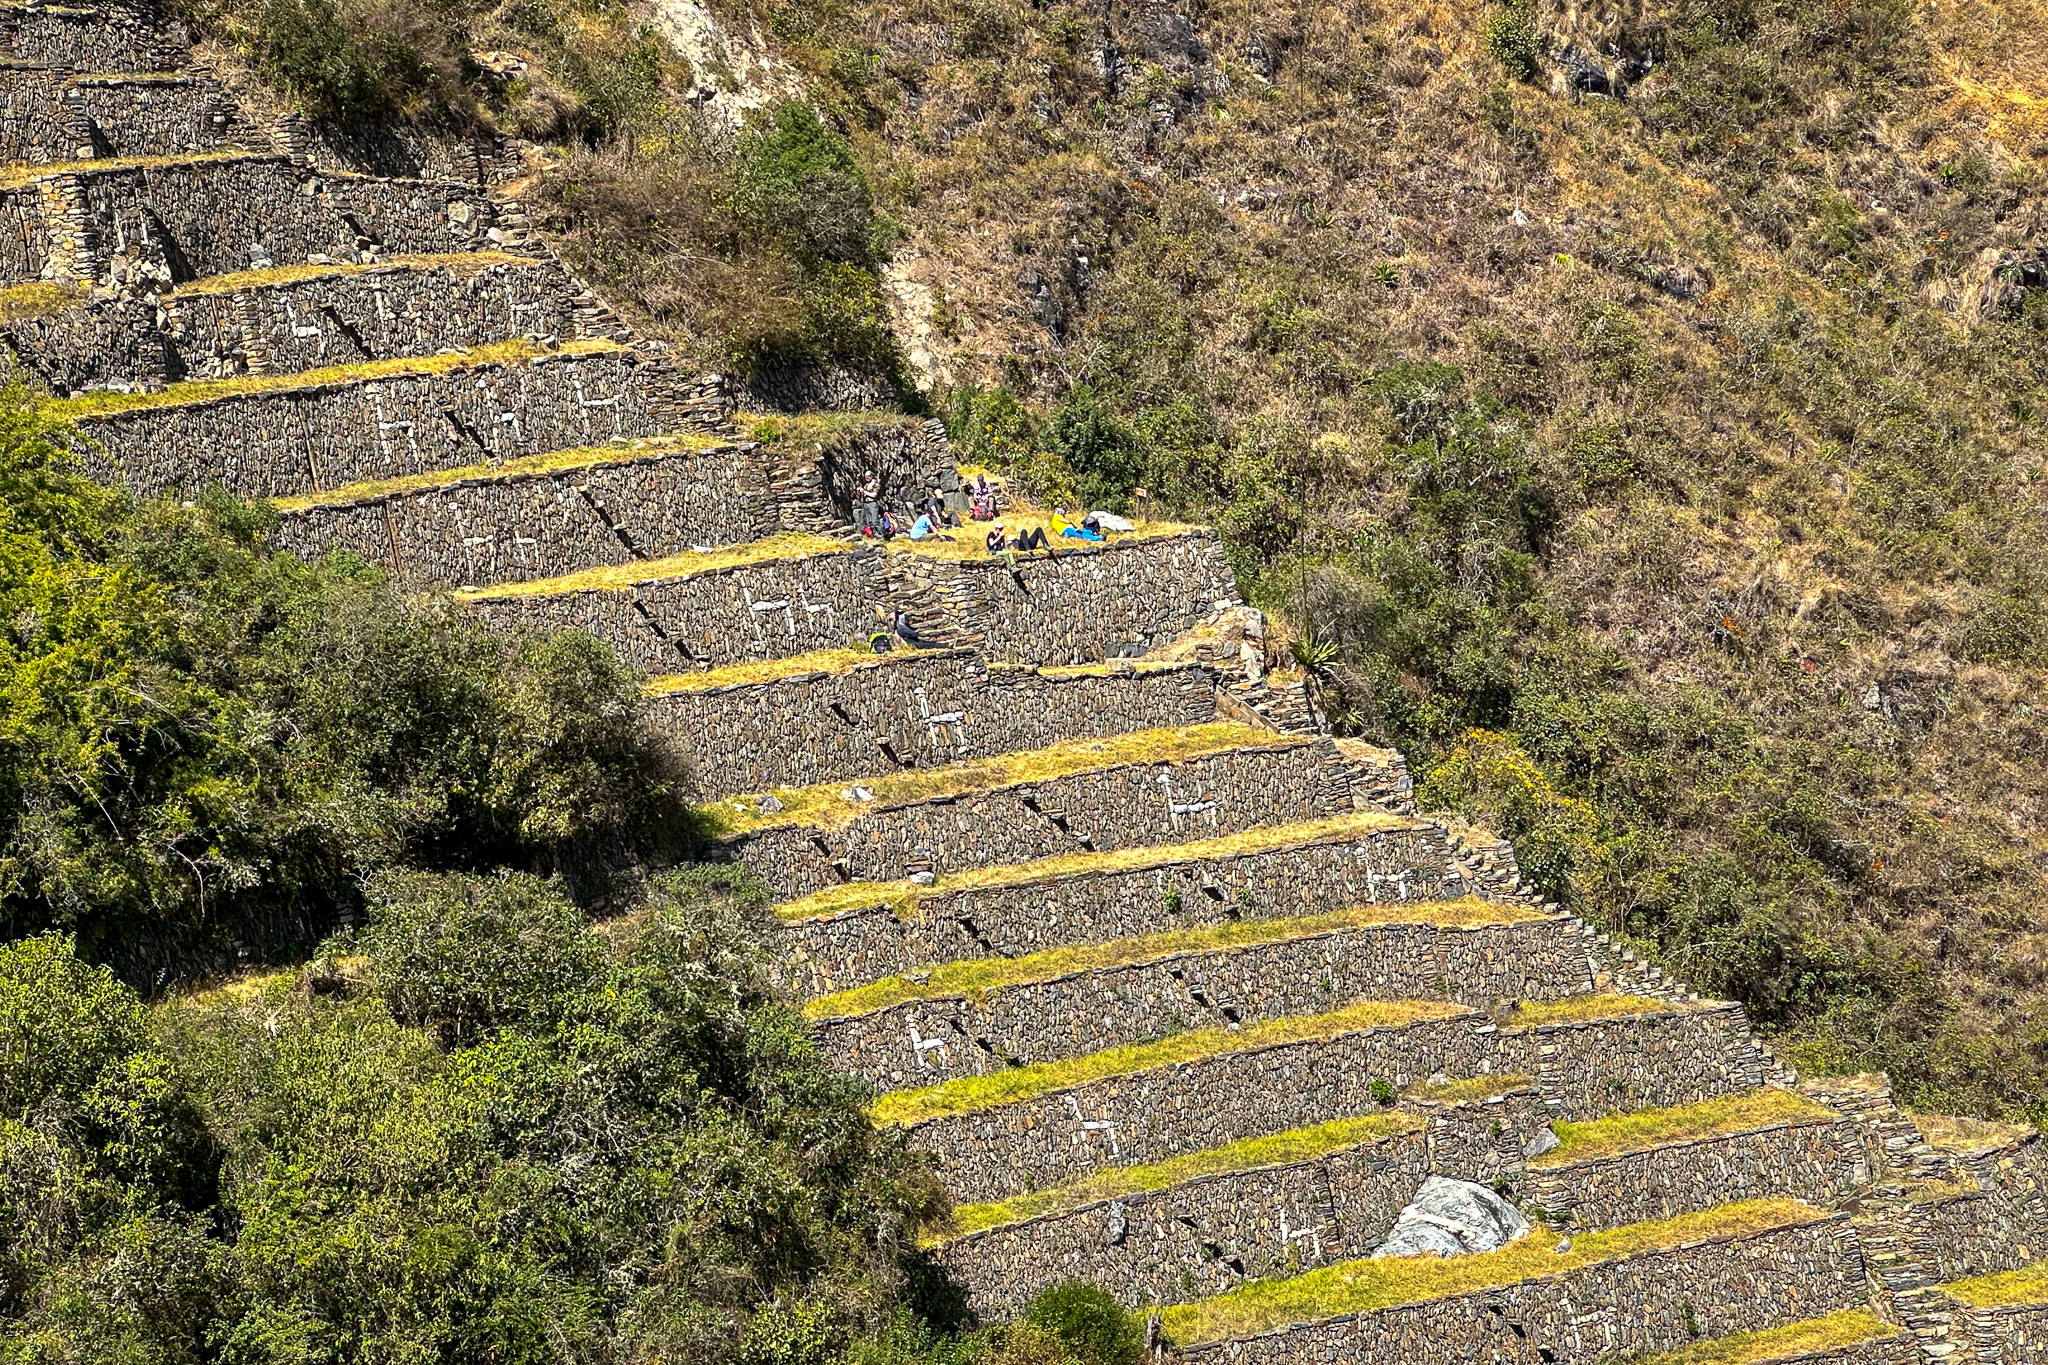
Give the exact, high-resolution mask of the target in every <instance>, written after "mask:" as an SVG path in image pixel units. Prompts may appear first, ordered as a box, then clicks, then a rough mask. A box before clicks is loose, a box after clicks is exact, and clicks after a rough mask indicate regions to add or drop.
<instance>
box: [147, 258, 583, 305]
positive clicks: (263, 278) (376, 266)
mask: <svg viewBox="0 0 2048 1365" xmlns="http://www.w3.org/2000/svg"><path fill="white" fill-rule="evenodd" d="M548 264H551V262H549V261H548V259H547V258H546V257H544V256H516V255H514V254H513V253H511V252H509V251H445V252H417V253H414V254H411V255H403V256H380V257H378V258H377V259H376V260H375V261H369V262H366V261H331V262H329V263H328V264H326V265H319V264H306V265H271V266H264V267H262V268H261V269H256V270H236V271H231V272H229V273H228V274H225V275H208V276H207V277H206V278H205V279H202V280H192V281H190V282H189V283H186V284H181V285H179V286H178V287H177V288H176V289H173V290H172V291H171V293H170V297H171V298H174V299H184V298H194V297H203V296H205V295H209V294H232V293H234V292H235V291H236V290H238V289H262V288H266V287H268V286H271V285H280V284H298V283H300V282H302V281H305V280H324V279H331V278H333V277H335V276H339V275H368V274H371V273H372V272H376V271H388V270H394V269H396V270H453V271H455V272H456V273H458V274H461V275H475V274H479V273H481V272H482V271H483V270H485V269H487V268H488V267H491V266H494V265H516V266H541V265H548Z"/></svg>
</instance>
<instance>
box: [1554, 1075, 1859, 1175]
mask: <svg viewBox="0 0 2048 1365" xmlns="http://www.w3.org/2000/svg"><path fill="white" fill-rule="evenodd" d="M1835 1117H1836V1114H1835V1111H1834V1110H1832V1109H1830V1108H1828V1107H1827V1106H1826V1105H1824V1104H1817V1103H1815V1102H1814V1101H1813V1100H1810V1099H1808V1098H1807V1097H1806V1096H1804V1095H1800V1094H1796V1093H1794V1092H1792V1091H1790V1090H1779V1089H1776V1088H1770V1087H1767V1088H1765V1089H1762V1090H1751V1091H1747V1092H1745V1093H1743V1094H1739V1095H1722V1096H1719V1097H1717V1098H1715V1099H1711V1100H1707V1101H1705V1102H1704V1103H1701V1104H1681V1105H1674V1106H1672V1107H1671V1108H1668V1109H1639V1110H1637V1111H1635V1112H1634V1113H1631V1114H1609V1115H1608V1116H1606V1117H1605V1118H1599V1119H1593V1120H1591V1121H1589V1122H1585V1123H1553V1124H1551V1129H1552V1131H1554V1132H1555V1133H1556V1134H1557V1140H1558V1145H1557V1146H1556V1147H1554V1148H1552V1149H1551V1150H1550V1151H1548V1152H1545V1153H1544V1154H1543V1155H1542V1156H1539V1157H1536V1158H1535V1159H1533V1160H1532V1161H1530V1163H1529V1164H1530V1166H1532V1167H1542V1166H1569V1165H1571V1164H1573V1163H1575V1162H1580V1161H1592V1160H1595V1159H1597V1158H1599V1157H1609V1156H1620V1155H1621V1154H1622V1153H1624V1152H1639V1151H1643V1150H1645V1149H1646V1148H1650V1147H1659V1146H1662V1145H1663V1144H1665V1143H1667V1142H1677V1141H1681V1140H1683V1139H1687V1138H1711V1137H1725V1136H1727V1135H1728V1134H1731V1133H1742V1132H1748V1131H1749V1130H1751V1129H1755V1128H1767V1127H1771V1126H1773V1125H1775V1124H1781V1123H1825V1122H1829V1121H1830V1120H1832V1119H1834V1118H1835Z"/></svg>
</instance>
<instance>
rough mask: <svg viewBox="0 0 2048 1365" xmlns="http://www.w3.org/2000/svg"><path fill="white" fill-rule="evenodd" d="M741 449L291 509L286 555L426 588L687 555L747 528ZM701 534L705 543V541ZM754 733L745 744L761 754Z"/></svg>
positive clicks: (283, 528)
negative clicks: (379, 571) (343, 564)
mask: <svg viewBox="0 0 2048 1365" xmlns="http://www.w3.org/2000/svg"><path fill="white" fill-rule="evenodd" d="M749 470H750V464H749V461H748V458H747V449H746V447H744V446H740V445H728V446H719V447H715V448H713V449H710V450H686V451H675V452H672V453H668V454H656V455H632V454H629V453H627V452H626V450H625V448H624V447H621V448H620V456H619V458H618V459H616V460H607V461H598V462H595V463H591V464H586V465H578V466H576V467H575V468H573V469H566V470H554V471H550V472H547V473H540V474H501V475H498V476H496V477H484V478H471V479H462V480H459V481H457V482H455V483H450V484H442V485H437V486H435V487H433V488H427V489H419V490H415V491H411V492H403V493H390V494H386V495H383V496H380V497H375V498H368V499H364V500H363V501H360V502H349V503H340V504H328V505H319V506H314V507H310V508H307V509H305V510H303V511H296V512H291V513H288V514H287V515H285V516H284V517H283V518H282V519H281V520H280V521H279V523H278V528H277V534H276V537H275V539H276V543H277V545H278V547H279V548H280V549H286V550H291V551H293V552H295V553H298V554H301V555H312V554H319V553H322V552H324V551H325V550H328V549H342V550H348V551H351V552H353V553H355V554H357V555H360V556H362V557H363V558H364V559H366V560H368V561H370V562H371V563H373V564H382V565H384V566H385V567H386V568H389V569H391V570H393V571H394V572H396V573H398V574H400V575H402V576H404V577H405V578H408V579H410V580H413V581H417V582H431V583H440V584H446V585H449V586H484V585H488V584H492V583H514V582H521V581H525V580H529V579H536V578H548V577H552V576H554V575H557V574H566V573H573V572H575V571H577V570H579V569H586V568H590V567H592V566H595V565H599V564H630V563H632V562H634V561H636V560H641V559H653V558H659V557H661V556H663V555H673V554H680V553H682V552H684V551H686V550H689V549H690V548H691V547H692V546H695V545H699V544H707V543H708V544H715V543H718V541H717V539H716V537H717V536H718V533H719V532H720V531H721V530H734V529H736V530H739V531H741V532H744V530H745V529H746V528H745V526H744V525H743V524H742V525H739V526H737V527H735V526H734V524H733V522H732V521H731V520H730V517H729V515H728V514H731V515H733V516H737V515H743V514H744V511H745V509H746V507H747V505H748V500H747V496H746V481H747V477H748V474H749ZM700 536H701V537H702V539H700V538H699V537H700ZM769 733H773V732H772V731H767V730H757V731H754V732H753V733H752V735H750V736H749V737H748V738H747V740H746V744H747V746H748V747H759V741H760V736H761V735H764V734H769Z"/></svg>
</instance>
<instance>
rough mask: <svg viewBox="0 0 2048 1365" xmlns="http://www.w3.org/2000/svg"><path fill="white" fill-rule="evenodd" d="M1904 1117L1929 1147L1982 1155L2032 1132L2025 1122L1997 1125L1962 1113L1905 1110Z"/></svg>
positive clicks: (1997, 1123)
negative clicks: (1911, 1121)
mask: <svg viewBox="0 0 2048 1365" xmlns="http://www.w3.org/2000/svg"><path fill="white" fill-rule="evenodd" d="M1906 1117H1907V1118H1909V1119H1911V1120H1913V1126H1914V1127H1916V1128H1918V1129H1919V1130H1920V1136H1921V1137H1923V1138H1925V1139H1927V1142H1928V1145H1929V1146H1932V1147H1942V1148H1946V1149H1947V1150H1949V1151H1952V1152H1982V1151H1987V1150H1989V1149H1990V1148H1993V1147H2003V1146H2005V1144H2006V1143H2008V1142H2017V1141H2019V1140H2020V1139H2021V1138H2023V1137H2026V1136H2027V1135H2028V1134H2029V1133H2031V1132H2033V1131H2034V1129H2033V1127H2032V1126H2031V1125H2029V1124H2025V1123H2000V1122H1998V1121H1997V1120H1995V1119H1978V1118H1970V1117H1968V1116H1966V1115H1961V1114H1922V1113H1918V1112H1916V1111H1914V1110H1910V1109H1909V1110H1907V1111H1906Z"/></svg>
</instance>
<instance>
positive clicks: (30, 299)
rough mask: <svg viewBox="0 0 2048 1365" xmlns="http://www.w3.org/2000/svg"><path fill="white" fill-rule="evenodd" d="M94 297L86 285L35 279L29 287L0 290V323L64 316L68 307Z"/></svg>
mask: <svg viewBox="0 0 2048 1365" xmlns="http://www.w3.org/2000/svg"><path fill="white" fill-rule="evenodd" d="M91 297H92V287H91V286H90V285H84V284H59V283H57V282H56V281H54V280H36V281H33V282H31V283H29V284H17V285H11V286H9V287H8V288H6V289H0V323H5V322H18V321H20V320H21V319H23V318H46V317H49V316H50V315H51V314H52V313H61V312H63V311H64V310H65V309H66V308H70V307H73V306H74V305H76V304H81V303H84V302H86V301H87V300H88V299H90V298H91Z"/></svg>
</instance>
